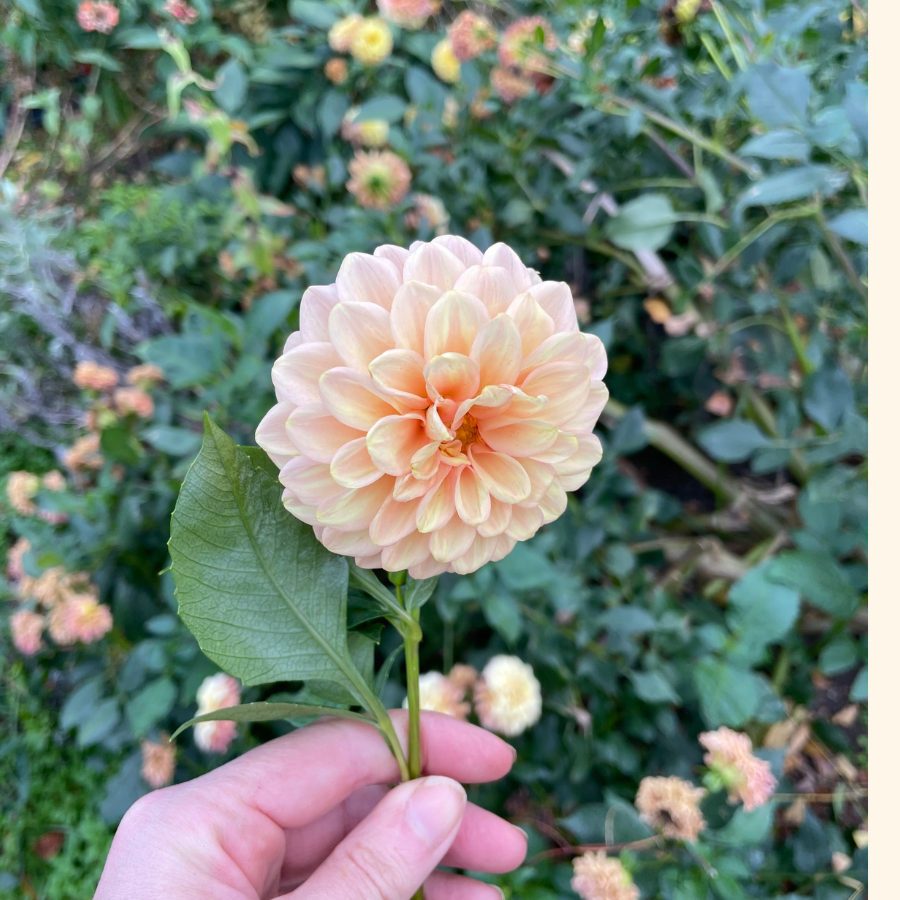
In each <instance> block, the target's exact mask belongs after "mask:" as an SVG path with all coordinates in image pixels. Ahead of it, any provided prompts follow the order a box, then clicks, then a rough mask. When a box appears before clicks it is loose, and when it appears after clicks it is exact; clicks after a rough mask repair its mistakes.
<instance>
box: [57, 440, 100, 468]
mask: <svg viewBox="0 0 900 900" xmlns="http://www.w3.org/2000/svg"><path fill="white" fill-rule="evenodd" d="M63 463H64V464H65V466H66V468H67V469H69V470H70V471H72V472H80V471H81V470H82V469H102V468H103V454H102V453H101V452H100V435H98V434H87V435H85V436H84V437H83V438H79V439H78V440H77V441H75V443H74V444H72V446H71V447H69V449H68V450H66V452H65V454H64V455H63Z"/></svg>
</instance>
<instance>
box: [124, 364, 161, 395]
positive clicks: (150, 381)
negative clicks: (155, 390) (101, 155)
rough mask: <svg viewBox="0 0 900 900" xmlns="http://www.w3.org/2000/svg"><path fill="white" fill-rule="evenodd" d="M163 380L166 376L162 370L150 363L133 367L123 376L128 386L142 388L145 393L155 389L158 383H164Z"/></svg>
mask: <svg viewBox="0 0 900 900" xmlns="http://www.w3.org/2000/svg"><path fill="white" fill-rule="evenodd" d="M165 378H166V376H165V374H164V373H163V370H162V369H161V368H160V367H159V366H154V365H153V364H152V363H145V364H144V365H140V366H134V367H133V368H131V369H129V370H128V372H127V373H126V375H125V380H126V381H127V382H128V383H129V384H130V385H133V386H134V387H139V388H142V389H143V390H145V391H147V390H149V389H150V388H152V387H155V386H156V385H158V384H159V383H160V382H162V381H165Z"/></svg>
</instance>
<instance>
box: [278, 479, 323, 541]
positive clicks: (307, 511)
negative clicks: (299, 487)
mask: <svg viewBox="0 0 900 900" xmlns="http://www.w3.org/2000/svg"><path fill="white" fill-rule="evenodd" d="M281 502H282V503H283V504H284V508H285V509H286V510H287V511H288V512H289V513H290V514H291V515H292V516H296V517H297V518H298V519H299V520H300V521H301V522H306V524H307V525H312V526H313V529H316V528H318V529H319V530H321V528H322V526H321V525H319V523H318V520H317V519H316V508H315V506H310V505H309V504H307V503H301V502H300V501H299V500H298V499H297V498H296V497H295V496H294V495H293V494H292V493H291V492H290V491H289V490H287V488H285V490H284V492H283V493H282V495H281ZM317 537H318V535H317Z"/></svg>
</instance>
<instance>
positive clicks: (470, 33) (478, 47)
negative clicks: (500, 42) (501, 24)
mask: <svg viewBox="0 0 900 900" xmlns="http://www.w3.org/2000/svg"><path fill="white" fill-rule="evenodd" d="M447 36H448V37H449V38H450V43H451V44H452V46H453V52H454V53H455V54H456V58H457V59H458V60H459V61H460V62H466V61H467V60H470V59H475V58H476V57H477V56H481V54H482V53H485V52H486V51H488V50H491V49H493V48H494V47H495V46H496V44H497V32H496V30H495V29H494V26H493V25H491V23H490V21H489V20H488V19H486V18H485V17H484V16H479V15H478V14H477V13H474V12H472V10H470V9H467V10H465V11H464V12H461V13H460V14H459V15H458V16H457V17H456V18H455V19H454V20H453V22H452V23H451V25H450V27H449V28H448V29H447Z"/></svg>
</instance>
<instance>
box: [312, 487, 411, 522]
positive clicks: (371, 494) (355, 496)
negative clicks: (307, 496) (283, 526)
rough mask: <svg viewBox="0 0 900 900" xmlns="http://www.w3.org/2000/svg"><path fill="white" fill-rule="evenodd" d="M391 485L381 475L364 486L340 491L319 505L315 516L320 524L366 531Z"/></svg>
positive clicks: (388, 492)
mask: <svg viewBox="0 0 900 900" xmlns="http://www.w3.org/2000/svg"><path fill="white" fill-rule="evenodd" d="M393 486H394V484H393V481H392V480H391V479H390V478H386V477H383V476H382V477H381V478H380V479H379V480H378V481H376V482H374V483H373V484H370V485H367V486H366V487H364V488H359V489H358V490H353V489H349V490H344V491H341V493H340V494H337V495H335V496H334V497H331V498H329V499H328V500H326V501H325V502H324V503H323V504H322V505H321V506H319V509H318V512H317V513H316V518H317V519H318V520H319V522H320V523H321V524H322V525H330V526H331V527H332V528H338V529H340V530H341V531H367V530H368V528H369V523H370V522H371V521H372V519H374V518H375V514H376V513H377V512H378V509H379V507H380V506H381V504H382V503H384V498H385V497H387V495H388V494H390V492H391V489H392V488H393Z"/></svg>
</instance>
